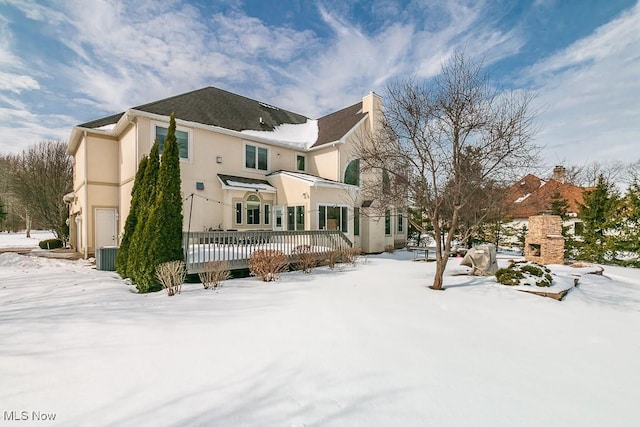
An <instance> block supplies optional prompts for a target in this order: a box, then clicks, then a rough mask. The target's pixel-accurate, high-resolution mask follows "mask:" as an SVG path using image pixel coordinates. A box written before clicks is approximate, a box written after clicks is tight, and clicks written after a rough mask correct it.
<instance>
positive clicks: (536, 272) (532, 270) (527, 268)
mask: <svg viewBox="0 0 640 427" xmlns="http://www.w3.org/2000/svg"><path fill="white" fill-rule="evenodd" d="M520 270H521V271H523V272H525V273H529V274H531V275H532V276H536V277H542V275H543V274H544V272H543V271H542V269H541V268H539V267H536V266H535V265H531V264H525V265H523V266H522V267H520Z"/></svg>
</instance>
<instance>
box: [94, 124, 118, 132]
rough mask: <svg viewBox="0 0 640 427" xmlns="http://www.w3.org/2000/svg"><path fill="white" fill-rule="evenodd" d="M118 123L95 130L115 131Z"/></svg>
mask: <svg viewBox="0 0 640 427" xmlns="http://www.w3.org/2000/svg"><path fill="white" fill-rule="evenodd" d="M116 124H117V123H111V124H109V125H104V126H99V127H97V128H95V129H96V130H104V131H110V130H113V128H114V127H116Z"/></svg>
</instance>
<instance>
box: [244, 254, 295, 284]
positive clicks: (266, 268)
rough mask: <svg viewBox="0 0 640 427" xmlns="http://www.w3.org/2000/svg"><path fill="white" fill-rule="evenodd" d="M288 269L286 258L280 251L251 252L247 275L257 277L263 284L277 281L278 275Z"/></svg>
mask: <svg viewBox="0 0 640 427" xmlns="http://www.w3.org/2000/svg"><path fill="white" fill-rule="evenodd" d="M288 269H289V263H288V261H287V256H286V255H285V254H284V253H283V252H282V251H278V250H275V249H262V250H258V251H255V252H253V253H252V254H251V256H250V257H249V273H250V274H251V275H252V276H256V277H259V278H260V279H261V280H262V281H263V282H272V281H274V280H277V279H278V276H279V275H280V273H284V272H285V271H287V270H288Z"/></svg>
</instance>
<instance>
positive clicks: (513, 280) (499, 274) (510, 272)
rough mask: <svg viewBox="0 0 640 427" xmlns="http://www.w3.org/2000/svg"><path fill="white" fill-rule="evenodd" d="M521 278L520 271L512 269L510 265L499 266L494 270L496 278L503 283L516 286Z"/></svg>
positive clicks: (522, 276)
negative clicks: (499, 267)
mask: <svg viewBox="0 0 640 427" xmlns="http://www.w3.org/2000/svg"><path fill="white" fill-rule="evenodd" d="M522 278H524V275H523V274H522V272H521V271H518V270H514V269H512V268H511V267H507V268H501V269H499V270H498V271H496V280H497V281H498V283H502V284H503V285H507V286H517V285H519V284H520V279H522Z"/></svg>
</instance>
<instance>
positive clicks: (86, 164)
mask: <svg viewBox="0 0 640 427" xmlns="http://www.w3.org/2000/svg"><path fill="white" fill-rule="evenodd" d="M83 139H84V144H83V145H84V200H85V204H86V206H85V207H86V209H85V212H84V216H85V218H84V221H82V234H83V240H84V241H85V244H84V259H87V258H89V215H90V213H91V212H90V209H89V175H88V174H89V157H88V152H89V151H88V149H87V144H88V141H87V131H86V130H85V131H83Z"/></svg>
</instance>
